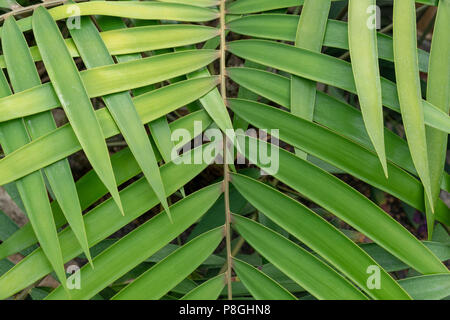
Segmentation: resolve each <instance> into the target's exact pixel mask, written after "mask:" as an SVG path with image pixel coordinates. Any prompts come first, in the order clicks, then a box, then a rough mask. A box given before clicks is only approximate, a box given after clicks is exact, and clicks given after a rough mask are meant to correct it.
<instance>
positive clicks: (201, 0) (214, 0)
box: [158, 0, 219, 7]
mask: <svg viewBox="0 0 450 320" xmlns="http://www.w3.org/2000/svg"><path fill="white" fill-rule="evenodd" d="M158 1H159V2H170V3H181V4H188V5H191V6H198V7H214V6H217V5H218V4H219V0H158Z"/></svg>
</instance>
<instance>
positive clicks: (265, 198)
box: [231, 174, 410, 300]
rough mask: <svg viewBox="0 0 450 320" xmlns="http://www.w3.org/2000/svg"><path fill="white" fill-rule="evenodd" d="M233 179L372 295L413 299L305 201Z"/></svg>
mask: <svg viewBox="0 0 450 320" xmlns="http://www.w3.org/2000/svg"><path fill="white" fill-rule="evenodd" d="M231 182H232V183H233V185H234V186H235V187H236V188H237V189H238V190H239V192H240V193H241V194H242V195H243V196H244V197H245V198H246V199H247V200H248V201H249V202H250V203H251V204H252V205H253V206H254V207H255V208H256V209H257V210H258V211H260V212H262V213H263V214H264V215H265V216H267V217H268V218H269V219H270V220H271V221H273V222H275V223H276V224H278V225H279V226H281V227H282V228H283V229H284V230H286V231H288V232H289V233H290V234H292V235H293V236H295V237H296V238H297V239H299V240H300V241H301V242H303V243H304V244H306V245H307V246H308V247H310V248H311V249H312V250H314V251H315V252H317V253H318V254H319V255H320V256H322V257H323V258H325V259H326V260H327V261H329V262H330V263H331V264H332V265H333V266H335V267H336V268H337V269H338V270H340V271H341V272H343V273H344V274H345V275H346V276H347V277H348V278H350V279H351V280H352V281H353V282H355V283H356V284H357V285H358V287H360V288H361V289H362V290H364V291H365V292H366V293H367V294H368V295H369V296H371V297H373V298H375V299H387V300H392V299H395V300H398V299H407V300H409V299H410V297H409V296H408V294H406V292H405V291H404V290H403V289H402V288H401V287H400V286H399V285H398V284H397V283H396V282H395V280H394V279H392V278H391V276H390V275H389V274H388V273H387V272H386V271H384V270H383V269H382V268H381V267H380V266H379V265H378V264H377V263H376V262H375V260H373V259H371V258H370V257H369V255H367V254H366V253H365V252H364V251H363V250H362V249H361V248H359V247H358V246H357V245H356V244H355V243H353V242H352V241H351V240H350V239H349V238H347V237H346V236H345V235H344V234H342V233H341V232H340V231H339V230H338V229H336V228H335V227H333V226H332V225H331V224H330V223H328V222H327V221H326V220H324V219H322V218H321V217H320V216H318V215H316V214H315V213H314V212H313V211H311V210H309V209H308V208H306V207H305V206H303V205H302V204H301V203H298V202H297V201H295V200H293V199H291V198H289V197H288V196H286V195H284V194H282V193H280V192H278V191H276V190H275V189H273V188H270V187H269V186H267V185H265V184H263V183H261V182H258V181H256V180H253V179H251V178H248V177H246V176H243V175H238V174H232V175H231ZM280 208H283V210H282V211H280ZM374 266H375V267H379V269H380V281H381V283H383V285H382V287H381V288H380V289H377V290H374V289H373V288H372V289H371V288H369V287H368V286H367V278H368V275H367V270H368V268H369V267H374ZM249 289H250V288H249Z"/></svg>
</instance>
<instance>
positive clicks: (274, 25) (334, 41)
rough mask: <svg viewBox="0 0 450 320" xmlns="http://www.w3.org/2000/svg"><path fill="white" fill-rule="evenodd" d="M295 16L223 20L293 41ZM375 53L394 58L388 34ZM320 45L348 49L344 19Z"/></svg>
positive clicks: (424, 55) (423, 66) (424, 63)
mask: <svg viewBox="0 0 450 320" xmlns="http://www.w3.org/2000/svg"><path fill="white" fill-rule="evenodd" d="M298 23H299V17H298V16H295V15H291V14H258V15H248V16H243V17H241V18H239V19H235V20H233V21H231V22H229V23H228V24H227V27H228V29H230V30H231V31H233V32H236V33H239V34H243V35H248V36H252V37H257V38H265V39H271V40H284V41H295V36H296V30H297V25H298ZM377 42H378V57H379V58H380V59H383V60H386V61H391V62H393V61H394V49H393V44H392V37H390V36H388V35H385V34H383V33H377ZM323 45H324V46H327V47H332V48H339V49H344V50H348V49H349V42H348V25H347V23H346V22H344V21H337V20H331V19H330V20H328V23H327V27H326V31H325V37H324V39H323ZM417 53H418V56H419V68H420V71H422V72H427V71H428V58H429V53H428V52H426V51H424V50H422V49H417ZM0 61H1V60H0Z"/></svg>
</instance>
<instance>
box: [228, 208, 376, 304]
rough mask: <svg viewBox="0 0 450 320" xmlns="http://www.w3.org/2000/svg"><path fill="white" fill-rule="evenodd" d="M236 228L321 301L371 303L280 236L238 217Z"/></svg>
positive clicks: (304, 251)
mask: <svg viewBox="0 0 450 320" xmlns="http://www.w3.org/2000/svg"><path fill="white" fill-rule="evenodd" d="M233 224H234V227H235V228H236V230H237V231H238V232H239V233H240V234H241V235H242V237H243V238H244V239H245V240H247V241H248V243H249V244H250V245H251V246H252V247H253V248H254V249H255V250H256V251H258V252H259V253H260V254H261V255H263V256H264V257H265V258H266V259H267V260H269V261H270V262H271V263H272V264H273V265H275V266H276V267H277V268H278V269H280V270H281V271H283V273H285V274H286V275H287V276H289V277H290V278H291V279H292V280H294V281H295V282H297V283H298V284H299V285H301V286H302V287H303V288H305V289H306V290H307V291H308V292H309V293H311V294H312V295H313V296H315V297H317V298H318V299H333V300H335V299H338V300H347V299H351V300H366V299H367V298H366V297H365V296H364V295H363V294H362V293H361V292H359V291H358V289H356V288H355V287H354V286H353V285H352V284H351V283H350V282H348V281H347V280H346V279H345V278H343V277H342V276H341V275H339V274H338V273H337V272H335V271H334V270H333V269H331V268H330V267H329V266H328V265H326V264H325V263H323V262H322V261H321V260H319V259H317V258H316V257H314V256H313V255H312V254H311V253H309V252H307V251H306V250H304V249H302V248H301V247H299V246H298V245H296V244H295V243H293V242H292V241H290V240H288V239H286V238H284V237H282V236H281V235H279V234H278V233H276V232H274V231H272V230H270V229H268V228H266V227H264V226H263V225H261V224H259V223H257V222H254V221H253V220H250V219H247V218H244V217H241V216H237V215H233ZM280 248H283V250H280Z"/></svg>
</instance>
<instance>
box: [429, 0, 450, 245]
mask: <svg viewBox="0 0 450 320" xmlns="http://www.w3.org/2000/svg"><path fill="white" fill-rule="evenodd" d="M449 21H450V1H448V0H443V1H439V7H438V12H437V16H436V22H435V25H434V32H433V40H432V43H431V54H430V70H429V73H428V83H427V85H428V87H427V100H428V101H429V102H430V103H432V104H433V105H435V106H436V107H437V108H439V109H441V110H442V111H444V112H445V113H447V114H448V112H449V108H450V41H449V39H448V37H447V32H448V23H449ZM426 138H427V147H428V163H429V165H430V179H431V197H432V198H431V201H432V202H433V205H434V206H436V202H437V201H438V199H439V194H440V184H441V180H442V172H443V171H444V165H445V158H446V155H447V139H448V135H447V134H445V133H444V132H440V131H439V130H435V129H433V128H429V127H427V128H426ZM427 225H428V239H431V238H432V236H433V227H434V215H433V213H432V210H431V208H429V206H428V203H427Z"/></svg>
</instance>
